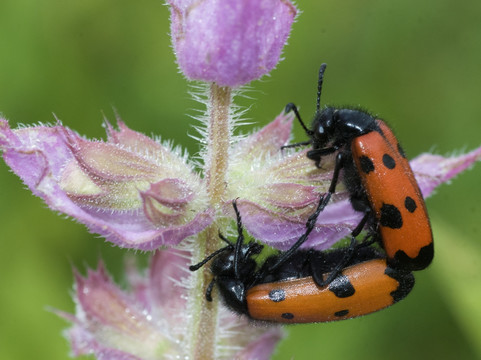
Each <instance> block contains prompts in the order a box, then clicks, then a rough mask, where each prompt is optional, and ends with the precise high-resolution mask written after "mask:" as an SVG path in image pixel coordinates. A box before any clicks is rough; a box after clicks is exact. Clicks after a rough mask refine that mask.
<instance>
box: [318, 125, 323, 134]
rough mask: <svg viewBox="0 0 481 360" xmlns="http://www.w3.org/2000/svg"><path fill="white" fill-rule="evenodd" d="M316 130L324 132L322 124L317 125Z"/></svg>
mask: <svg viewBox="0 0 481 360" xmlns="http://www.w3.org/2000/svg"><path fill="white" fill-rule="evenodd" d="M317 132H318V133H319V134H324V126H322V125H319V127H318V128H317Z"/></svg>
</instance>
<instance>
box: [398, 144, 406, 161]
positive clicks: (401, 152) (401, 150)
mask: <svg viewBox="0 0 481 360" xmlns="http://www.w3.org/2000/svg"><path fill="white" fill-rule="evenodd" d="M397 151H399V154H400V155H401V156H402V157H403V158H406V153H405V152H404V149H403V148H402V146H401V144H400V143H397Z"/></svg>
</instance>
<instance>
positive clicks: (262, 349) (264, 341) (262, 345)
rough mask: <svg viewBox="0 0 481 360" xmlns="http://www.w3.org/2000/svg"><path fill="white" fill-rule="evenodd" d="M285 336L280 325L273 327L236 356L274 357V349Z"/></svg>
mask: <svg viewBox="0 0 481 360" xmlns="http://www.w3.org/2000/svg"><path fill="white" fill-rule="evenodd" d="M283 337H284V334H283V331H282V330H281V328H280V327H275V328H272V329H271V330H270V331H268V332H266V333H265V334H263V335H262V336H261V337H260V338H259V339H258V340H257V341H254V342H252V343H251V344H249V345H248V346H247V347H246V348H245V349H243V350H241V351H239V352H238V353H237V354H236V355H235V357H234V358H235V359H238V360H252V359H256V360H268V359H270V358H271V357H272V354H273V353H274V349H275V348H276V346H277V344H278V343H279V341H280V340H282V338H283Z"/></svg>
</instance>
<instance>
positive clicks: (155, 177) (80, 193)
mask: <svg viewBox="0 0 481 360" xmlns="http://www.w3.org/2000/svg"><path fill="white" fill-rule="evenodd" d="M107 130H108V141H107V142H102V141H89V140H85V139H83V138H82V137H80V136H79V135H78V134H76V133H75V132H73V131H71V130H69V129H68V128H65V127H63V126H61V125H56V126H35V127H31V128H20V129H17V130H12V129H10V127H9V126H8V123H7V121H6V120H4V119H0V149H2V150H3V157H4V159H5V162H6V163H7V164H8V165H10V167H11V168H12V170H13V171H14V172H16V173H17V174H18V175H19V176H20V178H21V179H22V180H23V181H24V182H25V184H26V185H27V186H28V187H29V188H30V189H31V190H32V192H33V193H34V194H35V195H37V196H39V197H41V198H43V199H44V200H45V202H46V203H47V204H48V205H49V207H50V208H51V209H52V210H56V211H60V212H63V213H65V214H67V215H69V216H72V217H73V218H75V219H76V220H78V221H80V222H82V223H84V224H86V225H87V227H88V228H89V229H90V230H91V231H92V232H96V233H98V234H100V235H102V236H104V237H105V238H106V239H107V240H108V241H111V242H112V243H114V244H116V245H119V246H121V247H126V248H136V249H140V250H154V249H156V248H158V247H159V246H162V245H170V246H172V245H176V244H178V243H179V242H180V241H181V240H183V239H184V238H186V237H187V236H190V235H193V234H196V233H198V232H199V231H201V230H202V229H204V228H205V227H206V226H207V225H209V224H210V223H211V222H212V220H213V217H212V211H211V210H209V209H208V208H207V207H206V201H205V197H206V195H205V191H204V189H203V187H202V182H201V179H200V178H199V176H198V175H197V174H196V173H195V172H193V170H192V167H191V165H189V164H188V163H187V160H186V157H185V156H184V155H181V153H180V152H179V151H178V150H175V149H171V148H170V147H168V146H164V145H162V144H160V143H159V142H156V141H154V140H152V139H150V138H148V137H146V136H144V135H142V134H140V133H137V132H135V131H132V130H130V129H129V128H127V127H126V126H125V125H124V124H123V123H122V122H119V131H116V130H114V129H113V128H112V127H111V126H110V125H108V124H107Z"/></svg>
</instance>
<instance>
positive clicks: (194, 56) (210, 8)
mask: <svg viewBox="0 0 481 360" xmlns="http://www.w3.org/2000/svg"><path fill="white" fill-rule="evenodd" d="M167 3H168V4H169V5H170V10H171V37H172V44H173V47H174V51H175V55H176V57H177V63H178V64H179V67H180V69H181V71H182V72H183V73H184V75H185V76H186V77H187V78H189V79H192V80H201V81H206V82H215V83H217V84H218V85H220V86H230V87H237V86H240V85H244V84H246V83H248V82H250V81H252V80H255V79H258V78H260V77H262V76H263V75H265V74H267V73H269V72H270V71H271V70H272V69H273V68H274V67H275V66H276V65H277V63H278V62H279V59H280V54H281V51H282V48H283V46H284V44H285V43H286V40H287V37H288V35H289V32H290V29H291V25H292V23H293V21H294V18H295V16H296V13H297V9H296V8H295V7H294V5H293V4H292V3H291V2H290V1H289V0H243V1H238V0H224V1H217V0H205V1H196V0H167Z"/></svg>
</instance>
